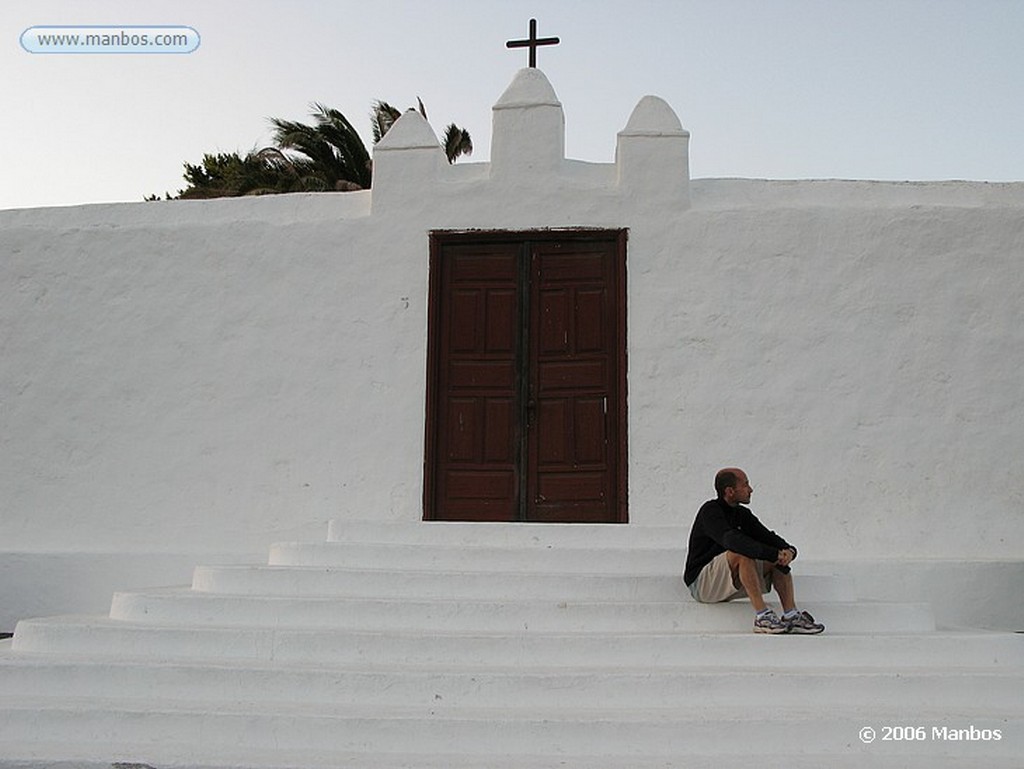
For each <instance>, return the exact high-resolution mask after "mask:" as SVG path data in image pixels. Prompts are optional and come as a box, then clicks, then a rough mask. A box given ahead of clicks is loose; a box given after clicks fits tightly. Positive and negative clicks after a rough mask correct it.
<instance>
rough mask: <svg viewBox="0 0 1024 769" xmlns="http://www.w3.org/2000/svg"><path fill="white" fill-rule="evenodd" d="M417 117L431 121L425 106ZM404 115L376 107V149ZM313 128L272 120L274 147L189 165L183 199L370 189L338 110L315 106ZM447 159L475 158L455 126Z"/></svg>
mask: <svg viewBox="0 0 1024 769" xmlns="http://www.w3.org/2000/svg"><path fill="white" fill-rule="evenodd" d="M416 102H417V106H418V110H419V113H420V114H421V115H423V118H424V119H426V117H427V110H426V108H425V107H424V106H423V102H422V100H420V99H419V98H417V99H416ZM401 115H402V113H401V112H400V111H399V110H397V109H396V108H395V107H393V106H391V105H390V104H388V103H387V102H385V101H376V102H374V105H373V110H372V112H371V113H370V118H371V122H372V127H373V141H374V143H375V144H376V143H377V142H379V141H380V140H381V139H382V138H384V135H385V134H386V133H387V132H388V131H389V130H390V129H391V126H393V125H394V123H395V121H396V120H398V118H399V117H401ZM312 116H313V119H314V124H313V125H307V124H305V123H299V122H294V121H291V120H283V119H281V118H271V119H270V122H271V124H272V125H273V127H274V142H275V144H276V146H273V147H266V148H264V149H261V150H258V151H252V152H249V153H248V154H246V155H245V156H242V155H239V154H238V153H237V152H232V153H220V154H216V155H210V154H207V155H204V156H203V161H202V164H201V165H191V164H189V163H186V164H185V181H187V182H188V185H189V186H188V187H187V188H186V189H184V190H180V191H179V192H178V197H179V198H215V197H233V196H237V195H270V194H275V193H281V192H324V191H330V190H336V191H338V190H340V191H346V192H347V191H350V190H363V189H368V188H369V187H370V184H371V182H372V175H373V164H372V161H371V160H370V153H369V152H368V151H367V149H366V145H365V144H363V140H362V139H361V138H360V137H359V134H358V133H356V130H355V128H353V127H352V124H351V123H350V122H349V121H348V119H347V118H346V117H345V116H344V115H343V114H342V113H341V112H339V111H338V110H336V109H332V108H330V107H325V106H324V105H323V104H319V103H316V104H314V105H313V112H312ZM444 144H445V146H444V150H445V156H446V157H447V158H448V162H449V163H454V162H455V160H456V159H457V158H458V157H460V156H461V155H469V154H471V153H472V152H473V141H472V139H470V136H469V132H468V131H466V130H465V129H464V128H459V127H458V126H456V125H455V124H454V123H451V124H450V125H449V126H448V128H447V130H446V131H445V142H444Z"/></svg>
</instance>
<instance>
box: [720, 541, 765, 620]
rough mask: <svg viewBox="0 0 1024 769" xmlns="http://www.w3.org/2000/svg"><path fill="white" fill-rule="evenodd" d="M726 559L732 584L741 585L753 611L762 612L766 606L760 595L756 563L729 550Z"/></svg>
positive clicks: (759, 579) (759, 581) (759, 580)
mask: <svg viewBox="0 0 1024 769" xmlns="http://www.w3.org/2000/svg"><path fill="white" fill-rule="evenodd" d="M726 557H727V558H728V559H729V569H730V570H732V581H733V584H735V583H736V582H739V584H741V585H743V589H744V590H746V591H747V597H748V598H749V599H750V605H751V606H753V607H754V611H756V612H762V611H764V610H765V609H766V608H767V605H766V604H765V602H764V597H763V596H762V595H761V578H760V577H759V576H758V574H757V561H755V560H754V559H753V558H749V557H747V556H745V555H740V554H739V553H734V552H732V551H731V550H730V551H728V552H727V554H726Z"/></svg>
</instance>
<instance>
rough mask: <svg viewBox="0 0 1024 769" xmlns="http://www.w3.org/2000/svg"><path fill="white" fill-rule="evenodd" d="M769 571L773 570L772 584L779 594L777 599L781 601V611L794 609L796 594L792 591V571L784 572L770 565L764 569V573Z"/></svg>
mask: <svg viewBox="0 0 1024 769" xmlns="http://www.w3.org/2000/svg"><path fill="white" fill-rule="evenodd" d="M769 571H774V572H775V573H774V574H772V585H774V587H775V592H776V593H778V594H779V600H780V601H781V602H782V611H784V612H791V611H793V610H794V609H796V596H795V595H794V592H793V575H792V573H790V574H784V573H782V572H781V571H779V570H778V569H776V568H775V567H774V566H771V565H769V567H768V568H767V569H766V570H765V574H768V572H769Z"/></svg>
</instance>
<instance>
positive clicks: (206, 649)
mask: <svg viewBox="0 0 1024 769" xmlns="http://www.w3.org/2000/svg"><path fill="white" fill-rule="evenodd" d="M13 649H14V650H15V651H28V652H37V653H48V654H83V653H84V654H94V655H97V656H108V657H111V656H112V657H122V658H132V659H146V658H149V659H156V660H199V659H205V660H215V659H223V660H275V661H279V662H286V663H318V664H324V665H351V664H368V665H392V664H406V665H442V666H464V667H467V668H492V669H505V668H509V667H513V668H514V667H517V666H522V665H528V666H530V667H560V666H569V667H596V668H619V667H636V666H655V667H681V668H692V667H694V666H705V667H713V668H721V667H730V666H734V665H736V663H737V660H750V659H766V660H767V659H770V660H771V665H772V667H775V668H786V669H789V668H797V669H800V668H806V667H821V666H832V667H834V668H835V669H837V670H839V669H843V668H849V667H872V666H879V665H881V666H892V665H903V666H906V667H910V668H920V667H929V666H937V667H939V668H944V667H946V666H952V667H979V668H985V667H988V666H990V665H993V666H998V665H1005V664H1009V665H1016V666H1020V665H1022V664H1024V637H1022V636H1015V635H1011V634H998V633H993V634H987V633H942V632H935V633H912V634H895V633H887V634H860V635H858V634H853V633H849V634H843V633H839V632H834V631H833V632H827V633H825V634H823V635H819V636H790V635H784V636H763V635H756V634H754V633H752V632H750V631H749V630H748V631H744V632H737V633H686V632H677V633H612V632H608V633H598V632H592V633H542V632H536V631H525V630H524V631H521V632H518V633H502V632H491V633H453V632H445V633H439V632H431V631H407V632H399V631H380V632H374V631H334V630H328V629H301V628H291V627H278V628H270V627H262V628H250V627H211V626H200V625H196V626H193V627H175V626H167V625H153V624H149V623H131V622H122V621H117V620H112V619H109V618H99V617H48V618H42V619H33V620H24V621H22V622H20V623H19V624H18V626H17V629H16V632H15V637H14V642H13ZM751 655H753V656H751Z"/></svg>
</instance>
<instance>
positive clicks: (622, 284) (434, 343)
mask: <svg viewBox="0 0 1024 769" xmlns="http://www.w3.org/2000/svg"><path fill="white" fill-rule="evenodd" d="M628 232H629V231H628V230H627V229H625V228H621V229H603V228H569V229H541V230H432V231H431V232H430V263H429V285H428V291H427V361H426V363H427V371H426V374H427V381H426V420H425V430H424V452H423V520H425V521H430V520H436V519H437V518H438V517H439V516H438V515H437V511H436V510H435V509H434V504H435V496H436V491H437V490H436V483H435V461H434V460H435V455H436V450H437V439H438V436H437V428H438V404H437V397H438V392H437V386H438V380H439V367H440V365H441V360H440V347H441V344H440V339H439V334H440V328H441V314H440V313H441V292H442V285H441V283H442V281H441V259H442V252H443V250H444V248H445V246H447V245H449V244H472V243H495V242H515V243H519V244H522V245H524V246H525V244H526V243H531V242H541V241H544V242H552V241H555V242H566V241H575V242H580V241H588V240H590V241H592V240H602V241H606V242H614V243H615V245H616V264H615V284H616V285H615V296H614V297H613V301H614V302H615V306H616V308H617V311H616V313H615V323H616V330H615V337H616V340H617V345H616V346H617V354H616V357H617V361H616V362H617V366H616V368H617V377H616V381H615V389H616V404H615V405H616V409H615V410H616V415H617V420H616V423H615V424H614V425H613V428H614V432H615V435H616V440H615V444H616V446H615V448H614V450H615V451H616V457H617V461H616V470H615V484H616V500H615V504H614V521H612V522H613V523H619V524H624V523H628V521H629V509H628V507H629V506H628V501H629V493H628V485H627V480H628V466H629V454H628V444H629V440H628V437H629V420H628V415H627V410H626V407H627V402H628V398H627V390H626V384H627V379H628V377H627V371H628V369H627V358H628V355H627V334H626V331H627V326H626V318H627V314H628V313H627V304H626V296H627V291H626V242H627V239H628ZM524 461H525V460H524ZM520 469H522V468H520Z"/></svg>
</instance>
